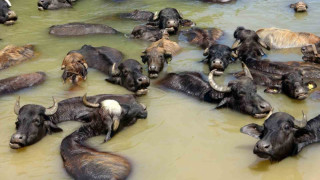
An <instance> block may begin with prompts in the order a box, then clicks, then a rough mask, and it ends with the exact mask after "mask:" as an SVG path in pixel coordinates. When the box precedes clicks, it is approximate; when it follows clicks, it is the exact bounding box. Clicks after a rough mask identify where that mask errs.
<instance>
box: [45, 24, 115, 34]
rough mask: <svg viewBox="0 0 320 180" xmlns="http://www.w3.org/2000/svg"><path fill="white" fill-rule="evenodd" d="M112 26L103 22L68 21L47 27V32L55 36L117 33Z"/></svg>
mask: <svg viewBox="0 0 320 180" xmlns="http://www.w3.org/2000/svg"><path fill="white" fill-rule="evenodd" d="M118 33H119V32H118V31H117V30H115V29H113V28H112V27H109V26H107V25H104V24H87V23H79V22H74V23H68V24H62V25H54V26H51V27H50V28H49V34H52V35H55V36H83V35H89V34H118Z"/></svg>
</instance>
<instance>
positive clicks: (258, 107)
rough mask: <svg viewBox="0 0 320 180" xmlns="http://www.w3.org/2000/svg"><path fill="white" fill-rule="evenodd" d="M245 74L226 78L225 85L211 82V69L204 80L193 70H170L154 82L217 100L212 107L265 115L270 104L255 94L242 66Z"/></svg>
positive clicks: (247, 73) (212, 73)
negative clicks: (232, 78)
mask: <svg viewBox="0 0 320 180" xmlns="http://www.w3.org/2000/svg"><path fill="white" fill-rule="evenodd" d="M244 69H245V72H246V76H243V77H241V79H238V80H234V81H230V82H229V84H228V86H221V85H218V84H217V83H216V82H215V81H214V76H213V75H214V74H215V72H214V71H215V70H213V71H211V72H210V74H209V79H208V81H207V80H206V79H205V78H204V77H203V76H202V75H201V74H200V73H197V72H182V73H178V74H177V73H170V74H168V75H167V76H166V77H165V78H163V79H162V80H161V81H159V82H158V84H159V85H160V86H161V87H163V88H166V89H171V90H175V91H178V92H180V93H184V94H186V95H189V96H192V97H194V98H197V99H199V100H201V101H206V102H210V103H214V102H216V103H219V104H218V106H217V107H216V108H222V107H229V108H231V109H234V110H237V111H240V112H243V113H245V114H249V115H251V116H253V117H255V118H263V117H266V116H267V115H268V114H269V113H271V111H272V107H271V105H270V104H269V103H268V102H267V101H266V100H264V99H263V98H262V97H261V96H259V95H258V94H257V86H256V85H255V84H254V83H253V80H252V76H251V74H250V71H249V70H248V69H247V68H246V67H245V66H244Z"/></svg>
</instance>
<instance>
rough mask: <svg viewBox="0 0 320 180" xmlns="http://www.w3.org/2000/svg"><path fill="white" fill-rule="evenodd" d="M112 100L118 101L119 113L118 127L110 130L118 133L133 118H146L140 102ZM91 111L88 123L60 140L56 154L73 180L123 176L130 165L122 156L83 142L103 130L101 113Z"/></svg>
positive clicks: (124, 176)
mask: <svg viewBox="0 0 320 180" xmlns="http://www.w3.org/2000/svg"><path fill="white" fill-rule="evenodd" d="M107 101H109V100H107ZM116 101H117V102H118V103H119V104H120V106H121V107H120V108H121V111H122V113H121V115H120V117H119V118H120V119H119V126H118V129H117V130H116V131H115V132H114V131H113V132H112V133H118V132H119V131H120V130H121V129H123V128H124V127H126V126H130V125H132V124H134V123H135V122H136V121H137V119H145V118H146V117H147V110H146V107H145V106H144V105H141V104H139V103H137V102H132V103H127V102H123V101H122V102H121V101H118V100H116ZM106 108H107V109H110V108H109V107H106ZM92 109H98V108H92ZM99 109H100V108H99ZM111 109H112V108H111ZM91 114H92V115H90V118H89V119H90V123H87V124H86V125H84V126H82V127H81V128H80V129H79V130H77V131H75V132H73V133H72V134H71V135H69V136H67V137H66V138H64V139H63V141H62V143H61V146H60V154H61V157H62V159H63V164H64V167H65V169H66V170H67V172H68V173H69V174H70V175H71V176H72V177H73V178H75V179H126V178H127V177H128V175H129V174H130V172H131V164H130V163H129V161H128V160H127V159H126V158H124V157H121V156H119V155H115V154H113V153H109V152H99V151H97V150H95V149H93V148H91V147H89V146H87V145H86V144H85V141H86V140H87V139H89V138H90V137H93V136H98V135H101V134H105V132H106V127H105V121H104V118H105V117H104V116H101V115H103V114H101V113H98V112H96V111H95V112H94V113H91ZM107 116H109V115H107ZM108 133H109V132H108Z"/></svg>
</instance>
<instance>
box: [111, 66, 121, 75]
mask: <svg viewBox="0 0 320 180" xmlns="http://www.w3.org/2000/svg"><path fill="white" fill-rule="evenodd" d="M116 64H117V63H113V65H112V68H111V75H112V76H117V75H119V73H120V72H119V71H118V70H117V68H116Z"/></svg>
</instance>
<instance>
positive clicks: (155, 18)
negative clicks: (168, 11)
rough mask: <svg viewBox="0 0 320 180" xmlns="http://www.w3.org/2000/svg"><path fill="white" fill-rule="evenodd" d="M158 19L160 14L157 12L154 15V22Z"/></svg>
mask: <svg viewBox="0 0 320 180" xmlns="http://www.w3.org/2000/svg"><path fill="white" fill-rule="evenodd" d="M158 17H159V12H158V11H157V12H155V13H154V15H153V20H154V21H155V20H157V19H158Z"/></svg>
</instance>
